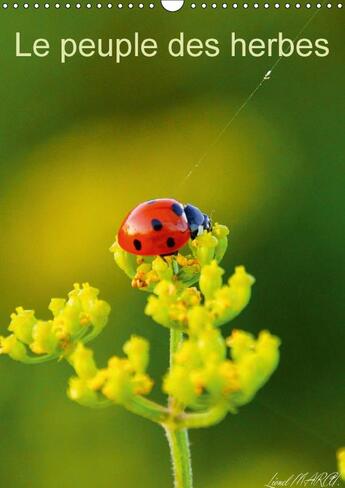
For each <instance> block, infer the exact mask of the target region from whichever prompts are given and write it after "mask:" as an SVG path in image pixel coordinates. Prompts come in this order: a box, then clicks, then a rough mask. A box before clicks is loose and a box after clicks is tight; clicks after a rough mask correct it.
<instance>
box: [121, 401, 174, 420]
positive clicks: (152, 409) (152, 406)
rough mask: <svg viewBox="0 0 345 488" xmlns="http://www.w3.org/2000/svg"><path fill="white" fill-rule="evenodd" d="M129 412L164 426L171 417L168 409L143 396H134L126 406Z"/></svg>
mask: <svg viewBox="0 0 345 488" xmlns="http://www.w3.org/2000/svg"><path fill="white" fill-rule="evenodd" d="M124 406H125V407H126V408H127V410H129V411H130V412H132V413H135V414H136V415H140V416H141V417H144V418H146V419H148V420H152V422H156V423H158V424H163V423H164V422H165V421H166V420H167V418H168V417H169V411H168V409H167V408H165V407H162V406H161V405H159V404H158V403H156V402H153V401H151V400H148V399H147V398H144V397H142V396H138V395H134V396H133V397H131V398H130V400H128V401H127V402H126V403H125V405H124Z"/></svg>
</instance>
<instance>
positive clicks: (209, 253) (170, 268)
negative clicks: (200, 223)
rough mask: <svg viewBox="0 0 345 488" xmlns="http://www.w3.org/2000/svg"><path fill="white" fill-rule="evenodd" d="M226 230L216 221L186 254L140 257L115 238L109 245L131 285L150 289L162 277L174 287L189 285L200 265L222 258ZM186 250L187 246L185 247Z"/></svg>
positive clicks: (198, 271)
mask: <svg viewBox="0 0 345 488" xmlns="http://www.w3.org/2000/svg"><path fill="white" fill-rule="evenodd" d="M228 234H229V230H228V228H227V227H226V226H225V225H220V224H215V225H214V227H213V229H212V232H205V233H204V234H202V235H200V236H198V237H197V238H196V239H194V240H193V241H192V240H191V241H190V242H189V253H188V252H187V254H181V253H178V254H177V255H176V256H166V257H165V258H164V259H162V258H161V257H159V256H158V257H150V256H149V257H143V256H135V255H134V254H130V253H127V252H126V251H124V250H123V249H122V248H121V247H120V246H119V244H118V242H117V241H115V243H114V244H113V245H112V247H111V248H110V250H111V252H112V253H113V254H114V259H115V262H116V264H117V265H118V266H119V268H121V269H122V270H123V271H124V272H125V273H126V274H127V276H129V278H131V280H132V286H133V287H134V288H139V289H143V290H144V291H152V290H153V289H154V287H155V286H156V285H157V283H159V282H161V281H162V280H167V281H170V280H171V281H173V282H174V283H176V284H177V286H191V285H193V284H195V283H196V282H197V281H198V280H199V276H200V270H201V267H202V266H204V265H205V264H209V263H211V262H212V261H213V260H216V261H217V262H218V263H219V262H220V261H221V260H222V258H223V256H224V254H225V251H226V249H227V245H228V237H227V236H228ZM187 249H188V248H187Z"/></svg>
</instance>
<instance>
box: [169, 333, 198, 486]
mask: <svg viewBox="0 0 345 488" xmlns="http://www.w3.org/2000/svg"><path fill="white" fill-rule="evenodd" d="M182 339H183V333H182V332H181V331H179V330H176V329H170V368H171V367H172V365H173V362H174V354H175V352H176V351H177V349H178V347H179V345H180V344H181V342H182ZM169 407H170V410H174V408H175V405H174V401H173V399H172V398H169ZM164 429H165V432H166V435H167V438H168V442H169V447H170V456H171V462H172V465H173V473H174V486H175V488H192V487H193V479H192V464H191V455H190V447H189V439H188V430H187V429H179V430H176V429H175V428H174V427H173V426H169V425H167V424H166V425H165V426H164Z"/></svg>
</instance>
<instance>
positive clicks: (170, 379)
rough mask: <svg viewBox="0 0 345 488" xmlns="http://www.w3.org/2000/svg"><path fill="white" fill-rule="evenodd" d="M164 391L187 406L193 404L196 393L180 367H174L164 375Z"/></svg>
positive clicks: (187, 376) (188, 377)
mask: <svg viewBox="0 0 345 488" xmlns="http://www.w3.org/2000/svg"><path fill="white" fill-rule="evenodd" d="M163 388H164V391H165V392H166V393H167V394H168V395H171V396H172V397H174V398H175V399H176V400H177V401H178V402H180V403H182V404H183V405H186V406H189V405H192V404H193V403H195V401H196V399H197V391H196V388H195V385H194V384H193V382H192V380H191V377H190V374H186V369H185V368H184V367H182V366H178V365H176V366H174V367H173V368H172V369H171V370H170V371H169V372H168V374H167V375H166V377H165V379H164V384H163Z"/></svg>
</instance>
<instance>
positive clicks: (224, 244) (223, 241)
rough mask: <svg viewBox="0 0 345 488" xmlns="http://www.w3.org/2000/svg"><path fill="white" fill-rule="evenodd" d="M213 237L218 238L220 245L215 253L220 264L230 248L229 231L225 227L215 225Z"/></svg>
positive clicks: (218, 244)
mask: <svg viewBox="0 0 345 488" xmlns="http://www.w3.org/2000/svg"><path fill="white" fill-rule="evenodd" d="M212 233H213V235H214V236H215V237H216V238H217V240H218V243H217V246H216V248H215V251H214V257H215V259H216V261H217V262H218V263H219V262H220V261H221V260H222V259H223V257H224V254H225V252H226V250H227V248H228V235H229V229H228V228H227V227H226V226H225V225H220V224H215V226H214V227H213V231H212Z"/></svg>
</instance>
